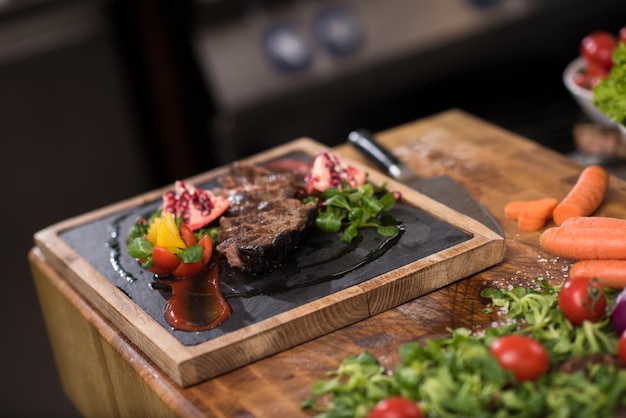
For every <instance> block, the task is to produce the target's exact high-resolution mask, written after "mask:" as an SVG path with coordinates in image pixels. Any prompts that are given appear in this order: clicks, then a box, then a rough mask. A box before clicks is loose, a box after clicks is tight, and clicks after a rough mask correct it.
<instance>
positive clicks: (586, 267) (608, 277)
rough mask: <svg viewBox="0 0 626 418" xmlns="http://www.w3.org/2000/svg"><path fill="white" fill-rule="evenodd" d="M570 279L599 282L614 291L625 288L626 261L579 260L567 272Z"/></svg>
mask: <svg viewBox="0 0 626 418" xmlns="http://www.w3.org/2000/svg"><path fill="white" fill-rule="evenodd" d="M569 274H570V277H589V278H596V279H598V280H600V282H602V283H603V284H604V285H606V286H608V287H612V288H614V289H623V288H624V287H626V260H580V261H577V262H575V263H574V264H573V265H572V267H571V268H570V270H569Z"/></svg>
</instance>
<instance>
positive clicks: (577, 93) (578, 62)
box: [563, 57, 618, 127]
mask: <svg viewBox="0 0 626 418" xmlns="http://www.w3.org/2000/svg"><path fill="white" fill-rule="evenodd" d="M584 68H585V60H584V58H582V57H578V58H576V59H575V60H574V61H572V62H571V63H569V65H568V66H567V67H565V71H564V72H563V83H564V84H565V87H567V90H569V92H570V94H571V95H572V97H573V98H574V100H576V102H577V103H578V105H579V106H580V108H581V109H582V111H583V113H584V114H585V115H586V116H587V117H588V118H589V120H590V121H591V122H594V123H597V124H600V125H604V126H607V127H616V125H618V124H617V123H615V122H614V121H613V120H611V119H610V118H609V117H608V116H606V115H605V114H604V113H602V111H600V109H598V108H597V107H596V106H594V104H593V91H591V90H588V89H585V88H582V87H580V86H579V85H578V84H576V83H575V82H574V75H575V74H576V73H577V72H578V71H582V70H583V69H584Z"/></svg>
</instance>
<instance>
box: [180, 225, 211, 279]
mask: <svg viewBox="0 0 626 418" xmlns="http://www.w3.org/2000/svg"><path fill="white" fill-rule="evenodd" d="M198 244H200V245H201V246H202V250H203V251H202V259H201V260H200V261H197V262H195V263H180V264H179V265H178V267H176V268H175V269H174V271H172V275H173V276H174V277H178V278H181V277H187V276H193V275H194V274H198V273H200V271H202V269H203V268H205V267H206V265H207V264H208V263H209V261H210V260H211V255H213V242H212V241H211V237H209V236H208V235H205V236H204V237H202V238H201V239H200V241H198Z"/></svg>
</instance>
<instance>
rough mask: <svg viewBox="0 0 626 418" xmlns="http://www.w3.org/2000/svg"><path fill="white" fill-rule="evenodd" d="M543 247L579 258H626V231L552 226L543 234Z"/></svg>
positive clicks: (556, 252) (556, 253)
mask: <svg viewBox="0 0 626 418" xmlns="http://www.w3.org/2000/svg"><path fill="white" fill-rule="evenodd" d="M540 244H541V247H542V248H543V249H544V250H546V251H548V252H549V253H551V254H554V255H557V256H560V257H566V258H572V259H577V260H588V259H617V260H624V259H626V231H624V230H623V229H594V228H573V227H552V228H548V229H546V230H545V231H543V233H542V234H541V238H540Z"/></svg>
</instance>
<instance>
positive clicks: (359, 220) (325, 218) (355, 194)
mask: <svg viewBox="0 0 626 418" xmlns="http://www.w3.org/2000/svg"><path fill="white" fill-rule="evenodd" d="M321 199H322V209H321V210H320V212H319V213H318V216H317V218H316V220H315V225H316V226H317V228H319V229H321V230H322V231H325V232H339V231H341V229H342V228H345V229H344V231H343V234H342V236H341V241H342V242H347V243H349V242H352V240H353V239H354V238H356V236H357V235H358V230H359V229H360V228H376V230H377V231H378V233H379V234H380V235H382V236H385V237H390V236H394V235H396V234H397V233H398V232H399V231H400V228H399V227H398V225H386V224H384V223H383V222H382V221H381V218H380V215H381V214H382V213H383V212H387V211H389V210H391V209H392V208H393V207H394V205H395V203H396V198H395V196H394V194H393V193H392V192H389V191H387V189H386V184H383V185H382V186H379V187H375V186H374V185H372V184H371V183H365V184H363V185H361V186H359V187H356V188H350V187H347V184H346V183H344V184H343V185H342V187H332V188H329V189H326V190H325V191H324V192H323V193H322V196H321Z"/></svg>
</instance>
